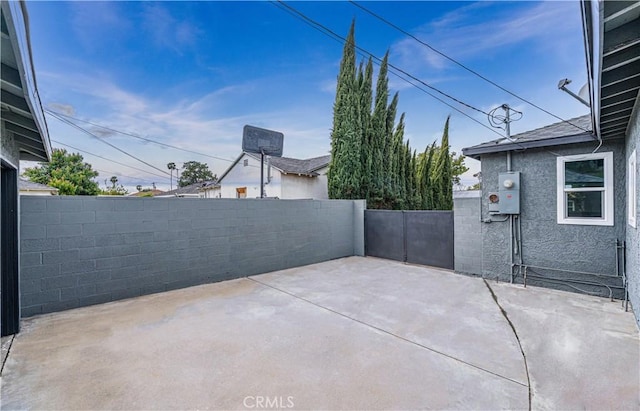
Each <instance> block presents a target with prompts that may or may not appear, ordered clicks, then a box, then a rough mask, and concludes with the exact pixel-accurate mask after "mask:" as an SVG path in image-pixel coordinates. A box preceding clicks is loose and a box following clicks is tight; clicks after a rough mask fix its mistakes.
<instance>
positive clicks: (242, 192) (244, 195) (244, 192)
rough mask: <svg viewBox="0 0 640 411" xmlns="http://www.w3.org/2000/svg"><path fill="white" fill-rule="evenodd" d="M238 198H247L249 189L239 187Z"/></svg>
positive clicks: (237, 190) (237, 189)
mask: <svg viewBox="0 0 640 411" xmlns="http://www.w3.org/2000/svg"><path fill="white" fill-rule="evenodd" d="M236 198H247V187H237V188H236Z"/></svg>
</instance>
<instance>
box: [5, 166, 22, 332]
mask: <svg viewBox="0 0 640 411" xmlns="http://www.w3.org/2000/svg"><path fill="white" fill-rule="evenodd" d="M0 186H1V193H0V223H1V224H2V225H1V226H0V249H1V250H0V251H1V253H0V254H1V260H0V270H1V271H2V284H1V286H2V288H0V293H1V294H0V310H2V311H1V312H0V317H2V323H0V333H1V334H2V336H3V337H4V336H5V335H11V334H16V333H17V332H18V331H20V295H19V290H18V281H19V276H18V172H17V170H16V169H15V168H13V167H10V166H9V165H8V164H6V163H2V170H0Z"/></svg>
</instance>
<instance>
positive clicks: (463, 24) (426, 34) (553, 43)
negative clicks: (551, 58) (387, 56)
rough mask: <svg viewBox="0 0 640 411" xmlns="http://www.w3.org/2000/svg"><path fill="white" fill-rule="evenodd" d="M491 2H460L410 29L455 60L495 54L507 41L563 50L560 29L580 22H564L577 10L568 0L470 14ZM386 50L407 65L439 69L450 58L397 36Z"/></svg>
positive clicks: (566, 30) (568, 30)
mask: <svg viewBox="0 0 640 411" xmlns="http://www.w3.org/2000/svg"><path fill="white" fill-rule="evenodd" d="M495 4H496V3H490V2H479V3H474V4H471V5H467V6H464V7H461V8H459V9H457V10H455V11H453V12H451V13H448V14H446V15H445V16H443V17H441V18H439V19H438V20H435V21H432V22H429V23H427V24H425V25H423V26H422V27H419V28H417V29H416V30H413V31H412V32H413V34H414V35H415V36H416V37H418V38H419V39H421V40H423V41H424V42H426V43H428V44H430V45H432V46H433V47H434V48H436V49H438V50H439V51H441V52H443V53H445V54H447V55H449V56H451V57H453V58H455V59H457V60H465V59H469V58H473V57H475V56H486V55H487V54H495V53H496V52H498V51H504V49H505V47H508V46H516V45H522V46H523V47H524V44H523V43H524V42H526V41H531V40H533V41H536V42H537V44H538V45H540V46H541V47H551V48H552V49H556V50H557V51H559V52H561V51H562V50H564V49H563V34H564V33H572V32H575V31H576V30H578V31H579V30H580V27H579V25H578V26H574V25H572V24H569V23H574V22H575V21H576V19H567V15H574V14H575V13H577V12H578V10H577V6H576V5H575V4H574V3H573V2H543V3H537V4H535V5H533V6H530V7H526V8H522V9H520V10H517V11H516V12H515V13H508V12H507V11H509V10H513V8H509V9H505V11H498V12H496V13H495V15H494V17H493V18H488V19H486V18H483V19H481V20H479V19H478V18H477V15H475V13H477V11H478V9H480V8H486V7H488V6H490V5H494V6H495ZM521 4H525V5H526V4H527V3H521ZM494 9H495V7H494ZM527 47H531V45H528V46H527ZM391 50H392V54H393V60H395V61H399V65H400V66H403V67H409V68H411V69H417V68H420V67H423V66H425V65H426V66H427V67H430V68H432V69H436V70H442V69H445V68H447V67H449V66H450V65H452V64H453V63H451V62H449V61H447V60H446V59H445V58H443V57H442V56H440V55H438V54H437V53H435V52H433V51H432V50H429V49H428V48H427V47H425V46H423V45H422V44H420V43H418V42H416V41H415V40H413V39H411V38H404V39H402V40H400V41H398V42H396V43H395V44H394V45H393V46H392V47H391Z"/></svg>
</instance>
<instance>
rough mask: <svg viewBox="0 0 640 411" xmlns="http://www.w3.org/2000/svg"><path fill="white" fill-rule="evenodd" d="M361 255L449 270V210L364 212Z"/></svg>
mask: <svg viewBox="0 0 640 411" xmlns="http://www.w3.org/2000/svg"><path fill="white" fill-rule="evenodd" d="M364 224H365V253H366V255H368V256H372V257H380V258H387V259H390V260H397V261H404V262H408V263H415V264H424V265H430V266H433V267H441V268H448V269H451V270H452V269H453V211H392V210H366V211H365V214H364Z"/></svg>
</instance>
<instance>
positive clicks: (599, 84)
mask: <svg viewBox="0 0 640 411" xmlns="http://www.w3.org/2000/svg"><path fill="white" fill-rule="evenodd" d="M582 12H583V29H584V34H585V45H586V51H587V67H588V72H589V86H590V88H591V90H592V100H591V101H592V115H593V116H594V120H595V121H594V125H595V129H596V133H597V135H598V136H599V137H601V138H602V139H605V140H606V139H615V138H621V137H624V136H625V135H626V134H627V132H628V127H629V121H630V119H631V113H632V112H633V110H634V107H635V106H636V105H637V104H638V91H639V90H640V1H604V2H602V1H590V0H583V2H582Z"/></svg>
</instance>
